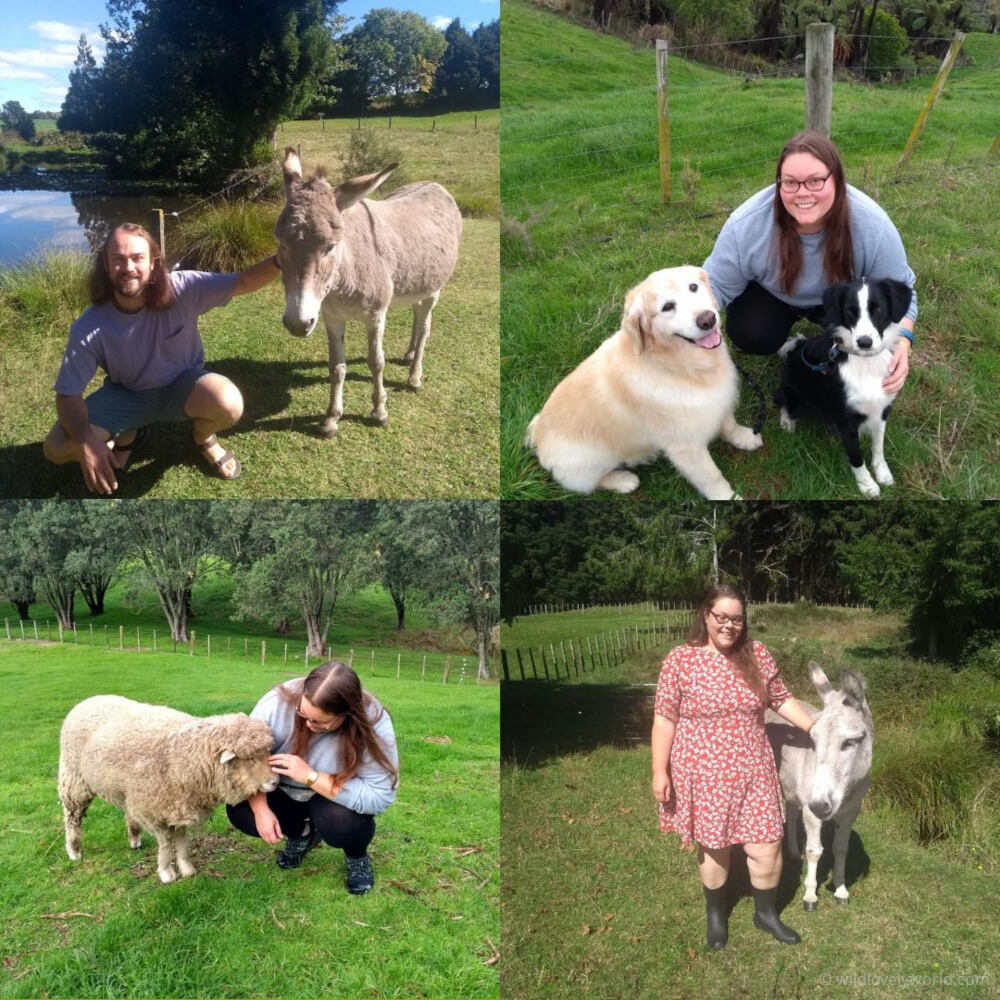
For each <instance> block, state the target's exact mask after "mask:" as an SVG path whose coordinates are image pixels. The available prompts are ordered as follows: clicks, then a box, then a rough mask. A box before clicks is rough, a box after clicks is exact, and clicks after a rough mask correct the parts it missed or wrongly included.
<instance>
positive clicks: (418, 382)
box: [406, 375, 424, 392]
mask: <svg viewBox="0 0 1000 1000" xmlns="http://www.w3.org/2000/svg"><path fill="white" fill-rule="evenodd" d="M406 384H407V386H408V387H409V388H411V389H412V390H413V391H414V392H416V391H417V389H419V388H420V387H421V386H422V385H423V384H424V380H423V379H422V378H414V377H413V376H412V375H411V376H410V377H409V378H408V379H407V380H406Z"/></svg>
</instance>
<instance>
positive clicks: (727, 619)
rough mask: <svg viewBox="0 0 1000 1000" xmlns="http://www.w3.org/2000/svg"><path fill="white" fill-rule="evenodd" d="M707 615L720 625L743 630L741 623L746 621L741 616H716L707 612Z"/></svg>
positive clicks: (712, 612)
mask: <svg viewBox="0 0 1000 1000" xmlns="http://www.w3.org/2000/svg"><path fill="white" fill-rule="evenodd" d="M709 614H710V615H711V616H712V617H713V618H714V619H715V620H716V621H717V622H718V623H719V624H720V625H734V626H735V627H736V628H743V623H744V622H745V621H746V619H745V618H744V617H743V615H723V614H716V613H715V612H714V611H709Z"/></svg>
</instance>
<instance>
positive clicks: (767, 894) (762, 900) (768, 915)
mask: <svg viewBox="0 0 1000 1000" xmlns="http://www.w3.org/2000/svg"><path fill="white" fill-rule="evenodd" d="M777 895H778V888H777V886H775V887H774V888H773V889H754V891H753V899H754V904H755V906H756V912H755V913H754V915H753V925H754V927H759V928H760V929H761V930H762V931H767V932H768V934H770V935H771V936H772V937H774V938H776V939H777V940H778V941H780V942H781V943H782V944H798V943H799V941H801V940H802V938H800V937H799V936H798V934H796V933H795V931H793V930H792V929H791V927H786V926H785V925H784V924H783V923H782V922H781V920H780V919H779V918H778V911H777V910H776V909H775V899H776V897H777Z"/></svg>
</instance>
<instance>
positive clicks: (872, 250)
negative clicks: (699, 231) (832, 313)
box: [705, 184, 917, 320]
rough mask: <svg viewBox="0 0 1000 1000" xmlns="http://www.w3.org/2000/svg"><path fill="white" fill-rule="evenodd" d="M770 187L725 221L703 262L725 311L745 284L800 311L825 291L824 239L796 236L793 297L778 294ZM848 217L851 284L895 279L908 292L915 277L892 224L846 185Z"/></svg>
mask: <svg viewBox="0 0 1000 1000" xmlns="http://www.w3.org/2000/svg"><path fill="white" fill-rule="evenodd" d="M775 196H776V192H775V189H774V185H773V184H772V185H771V186H770V187H767V188H764V190H763V191H758V192H757V194H755V195H754V196H753V197H752V198H748V199H747V200H746V201H745V202H743V204H742V205H740V206H739V208H737V209H736V210H735V211H734V212H733V213H732V215H730V216H729V218H728V219H727V220H726V222H725V224H724V225H723V227H722V230H721V231H720V233H719V236H718V239H716V241H715V246H714V247H713V248H712V252H711V253H710V254H709V256H708V260H706V261H705V271H706V272H707V274H708V278H709V281H710V282H711V285H712V291H713V292H715V297H716V299H718V302H719V308H720V309H722V308H725V307H726V306H727V305H729V303H730V302H732V301H733V299H735V298H736V297H737V296H738V295H739V294H740V293H741V292H742V291H743V290H744V289H745V288H746V286H747V283H748V282H750V281H756V282H757V284H758V285H760V286H761V287H762V288H764V289H766V290H767V291H769V292H770V293H771V294H772V295H774V296H775V297H776V298H779V299H781V301H782V302H788V303H789V304H790V305H793V306H796V307H798V308H801V309H809V308H812V307H813V306H817V305H819V304H820V302H822V300H823V292H824V291H825V290H826V288H827V287H828V285H829V282H828V281H827V279H826V275H825V274H824V273H823V233H822V232H819V233H814V234H811V235H800V236H799V239H800V240H801V241H802V272H801V274H800V275H799V280H798V283H797V284H796V286H795V291H794V293H793V294H791V295H789V294H788V293H787V292H785V291H783V290H782V288H781V281H780V275H781V262H780V261H779V259H778V249H777V236H776V233H775V228H774V215H773V212H774V199H775ZM847 201H848V205H849V207H850V214H851V242H852V245H853V248H854V276H855V277H856V278H861V277H867V278H895V279H896V280H897V281H905V282H906V284H908V285H909V286H910V288H913V287H914V285H915V284H916V280H917V278H916V275H915V274H914V273H913V271H911V270H910V266H909V264H907V262H906V251H905V250H904V249H903V241H902V240H901V239H900V238H899V233H898V232H897V231H896V227H895V226H894V225H893V224H892V220H891V219H890V218H889V216H888V215H887V214H886V213H885V211H884V210H883V209H882V208H881V207H879V205H878V204H876V202H874V201H873V200H872V199H871V198H869V197H868V195H866V194H865V193H864V192H863V191H859V190H858V189H857V188H854V187H851V185H850V184H848V185H847ZM906 315H907V316H909V317H910V319H912V320H916V318H917V293H916V292H915V291H914V293H913V296H912V297H911V299H910V309H909V311H908V312H907V314H906Z"/></svg>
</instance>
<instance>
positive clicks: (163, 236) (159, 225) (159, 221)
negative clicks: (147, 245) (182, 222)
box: [153, 208, 167, 257]
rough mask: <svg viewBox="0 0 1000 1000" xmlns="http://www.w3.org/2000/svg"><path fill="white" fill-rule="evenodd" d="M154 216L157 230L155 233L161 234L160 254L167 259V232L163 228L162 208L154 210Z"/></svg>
mask: <svg viewBox="0 0 1000 1000" xmlns="http://www.w3.org/2000/svg"><path fill="white" fill-rule="evenodd" d="M153 215H155V216H156V229H155V230H154V231H155V232H159V234H160V253H162V254H163V256H164V257H166V256H167V238H166V230H165V229H164V227H163V209H162V208H154V209H153Z"/></svg>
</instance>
